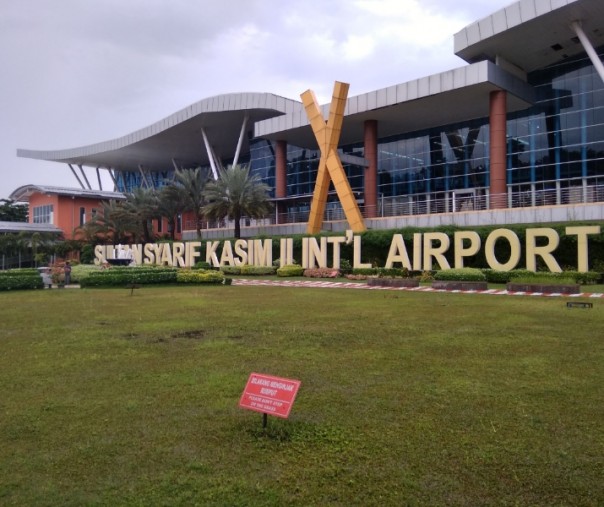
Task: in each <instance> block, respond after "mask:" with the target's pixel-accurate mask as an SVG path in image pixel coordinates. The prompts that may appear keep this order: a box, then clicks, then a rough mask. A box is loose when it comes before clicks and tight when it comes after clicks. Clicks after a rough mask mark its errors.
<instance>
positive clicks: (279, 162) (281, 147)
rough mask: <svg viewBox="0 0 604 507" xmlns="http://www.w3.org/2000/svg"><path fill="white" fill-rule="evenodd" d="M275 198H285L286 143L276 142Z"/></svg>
mask: <svg viewBox="0 0 604 507" xmlns="http://www.w3.org/2000/svg"><path fill="white" fill-rule="evenodd" d="M275 197H276V198H277V199H279V198H283V197H287V142H285V141H277V143H276V146H275Z"/></svg>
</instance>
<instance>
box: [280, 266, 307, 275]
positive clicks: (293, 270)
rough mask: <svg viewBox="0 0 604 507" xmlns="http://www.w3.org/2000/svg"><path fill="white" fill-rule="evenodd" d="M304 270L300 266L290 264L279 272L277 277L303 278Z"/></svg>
mask: <svg viewBox="0 0 604 507" xmlns="http://www.w3.org/2000/svg"><path fill="white" fill-rule="evenodd" d="M303 274H304V268H303V267H302V266H300V265H299V264H288V265H286V266H283V267H281V268H279V269H278V270H277V276H302V275H303Z"/></svg>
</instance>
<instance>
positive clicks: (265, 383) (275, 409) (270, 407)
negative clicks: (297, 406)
mask: <svg viewBox="0 0 604 507" xmlns="http://www.w3.org/2000/svg"><path fill="white" fill-rule="evenodd" d="M299 387H300V381H299V380H292V379H288V378H281V377H272V376H270V375H262V374H260V373H251V374H250V378H249V379H248V381H247V384H246V386H245V389H244V390H243V394H242V395H241V399H240V400H239V406H240V407H242V408H247V409H250V410H255V411H256V412H262V413H263V414H269V415H275V416H277V417H283V418H287V417H288V416H289V412H290V410H291V409H292V405H293V404H294V399H295V398H296V394H297V393H298V388H299Z"/></svg>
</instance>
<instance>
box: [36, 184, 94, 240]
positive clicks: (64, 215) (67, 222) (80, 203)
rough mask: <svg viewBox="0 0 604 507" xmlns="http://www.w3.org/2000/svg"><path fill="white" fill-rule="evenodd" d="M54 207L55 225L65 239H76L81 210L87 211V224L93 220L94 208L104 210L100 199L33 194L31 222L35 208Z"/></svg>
mask: <svg viewBox="0 0 604 507" xmlns="http://www.w3.org/2000/svg"><path fill="white" fill-rule="evenodd" d="M47 204H52V205H53V223H54V225H56V226H57V227H59V228H61V229H62V230H63V234H64V236H65V239H74V229H75V228H76V227H79V225H80V208H84V209H85V213H86V222H88V221H90V219H91V218H92V210H93V208H94V209H96V210H97V211H100V210H101V209H102V206H101V201H99V200H98V199H87V198H84V197H74V198H72V197H69V196H63V195H45V194H33V195H32V196H31V197H30V198H29V221H30V222H33V220H34V211H33V210H34V208H36V207H38V206H45V205H47Z"/></svg>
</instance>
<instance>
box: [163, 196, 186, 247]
mask: <svg viewBox="0 0 604 507" xmlns="http://www.w3.org/2000/svg"><path fill="white" fill-rule="evenodd" d="M187 205H188V200H187V196H186V194H185V193H184V192H183V190H182V187H179V186H177V185H168V186H165V187H163V188H162V189H161V190H160V192H159V193H158V195H157V213H158V218H159V219H160V220H161V218H162V217H165V218H166V219H167V220H168V232H169V233H170V238H171V239H172V240H174V239H175V234H176V218H177V217H178V215H180V214H181V213H182V212H183V211H185V210H186V209H187Z"/></svg>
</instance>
